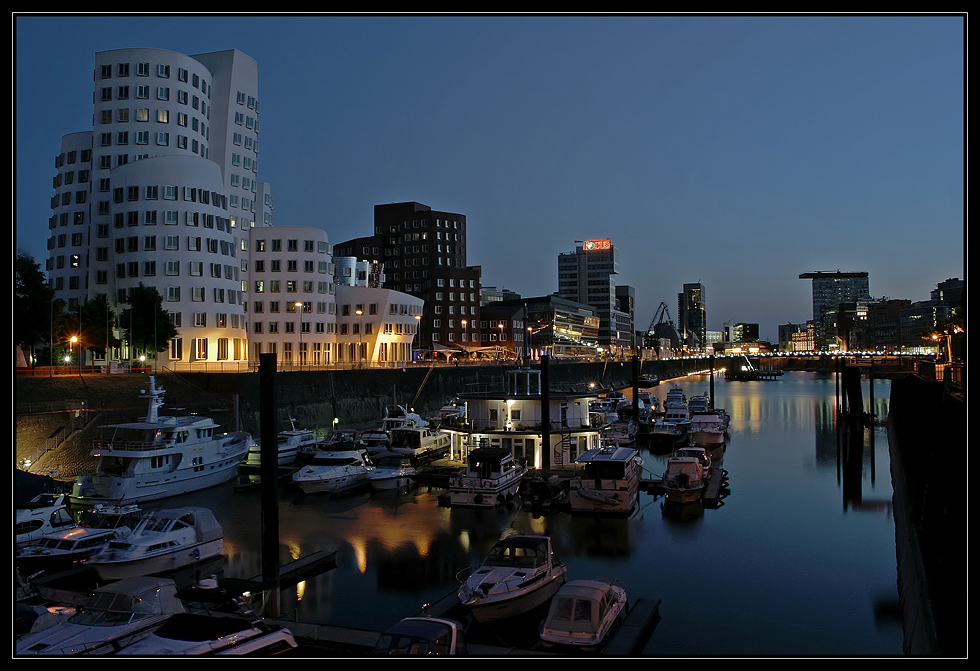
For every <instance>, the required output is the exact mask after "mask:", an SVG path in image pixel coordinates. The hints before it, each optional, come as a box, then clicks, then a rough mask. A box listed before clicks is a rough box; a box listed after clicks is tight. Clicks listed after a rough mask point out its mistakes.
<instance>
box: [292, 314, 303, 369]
mask: <svg viewBox="0 0 980 671" xmlns="http://www.w3.org/2000/svg"><path fill="white" fill-rule="evenodd" d="M293 306H294V307H295V308H296V309H297V310H299V351H298V352H297V353H296V356H297V357H298V358H299V366H300V368H302V367H303V359H304V358H305V357H303V302H302V301H296V302H295V303H293Z"/></svg>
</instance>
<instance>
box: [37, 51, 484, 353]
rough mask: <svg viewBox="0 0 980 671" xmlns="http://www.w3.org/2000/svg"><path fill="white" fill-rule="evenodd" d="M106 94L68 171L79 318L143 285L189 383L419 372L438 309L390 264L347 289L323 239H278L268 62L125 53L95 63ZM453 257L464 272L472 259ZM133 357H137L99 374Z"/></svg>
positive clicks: (303, 230)
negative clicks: (263, 359) (381, 369)
mask: <svg viewBox="0 0 980 671" xmlns="http://www.w3.org/2000/svg"><path fill="white" fill-rule="evenodd" d="M94 82H95V87H94V92H93V101H94V109H93V122H94V123H93V128H92V129H91V130H85V131H81V132H76V133H71V134H69V135H65V136H64V137H63V138H62V144H61V151H60V153H59V155H58V156H57V157H56V159H55V168H56V175H55V178H54V180H53V187H54V191H55V193H54V195H53V196H52V199H51V210H52V215H51V218H50V220H49V222H48V226H49V229H50V235H49V238H48V249H49V257H48V259H47V262H46V268H47V272H48V279H49V282H50V284H51V286H52V287H53V288H54V289H55V292H56V296H57V297H58V298H63V299H65V300H66V302H67V305H68V309H70V310H72V311H75V310H77V309H78V307H79V306H80V305H82V304H84V303H85V302H86V301H88V300H90V299H93V298H95V297H97V296H99V295H104V296H105V297H106V298H107V299H108V301H109V303H110V305H111V306H112V308H113V309H114V310H115V312H116V313H117V314H118V313H119V312H121V311H122V310H125V309H126V308H127V307H128V300H129V296H130V294H131V292H132V291H133V289H135V288H136V287H138V286H139V285H141V284H142V285H143V286H148V287H152V288H154V289H156V291H157V292H158V293H159V294H160V295H161V296H162V298H163V307H164V310H165V311H166V312H167V314H168V315H169V317H170V319H171V321H172V322H173V325H174V326H175V328H176V330H177V334H178V335H177V336H176V337H175V338H173V339H172V340H171V341H170V342H169V343H168V345H169V346H168V348H167V349H166V350H165V351H163V352H161V353H159V354H158V356H157V360H156V364H158V365H165V366H167V367H169V368H171V369H173V370H201V369H208V370H240V369H242V368H243V367H244V368H245V369H247V368H248V366H249V365H251V364H254V363H257V362H258V359H259V355H260V354H261V353H267V352H274V353H276V354H277V360H278V361H279V362H281V363H283V364H284V365H286V366H301V367H302V366H316V365H334V364H342V365H348V364H350V365H359V364H362V363H365V364H366V363H369V362H370V363H372V364H375V365H386V366H387V365H390V366H395V365H402V364H404V363H406V362H409V361H412V360H413V357H414V346H413V344H414V340H415V339H416V337H417V334H418V330H419V321H420V319H421V315H422V312H423V301H422V300H421V299H419V298H416V297H413V296H410V295H407V294H403V293H401V292H399V291H395V290H392V289H382V288H380V282H378V281H377V278H379V277H380V272H378V269H379V268H380V266H381V262H380V259H378V260H375V261H374V263H373V264H371V265H369V266H367V267H358V266H356V264H355V267H354V269H353V270H354V274H355V275H356V274H357V273H359V272H360V271H364V275H365V279H366V281H364V282H358V281H354V282H352V283H351V284H353V285H355V286H347V283H346V282H345V283H343V284H342V285H341V286H338V284H337V282H336V281H335V277H334V274H335V270H336V269H335V266H334V263H333V250H332V248H331V245H330V244H329V241H328V240H327V235H326V233H325V232H324V231H323V230H321V229H318V228H310V227H299V226H285V227H275V226H274V223H275V221H274V217H273V214H272V211H273V198H272V188H271V185H270V184H268V183H266V182H260V181H259V180H258V167H259V163H258V154H259V133H260V123H259V114H260V111H261V105H260V101H259V96H258V66H257V64H256V62H255V61H254V60H253V59H251V58H250V57H248V56H246V55H245V54H243V53H241V52H239V51H237V50H228V51H219V52H212V53H205V54H197V55H193V56H189V55H185V54H180V53H177V52H173V51H168V50H164V49H116V50H110V51H103V52H99V53H97V54H96V55H95V69H94ZM445 219H448V218H446V217H440V218H439V219H437V220H436V222H435V225H434V235H433V238H434V239H436V240H439V241H441V242H442V243H443V244H445V243H450V242H451V243H453V244H457V243H458V244H465V238H462V236H461V235H460V234H461V233H462V235H465V220H464V221H463V224H464V225H463V230H462V231H460V229H459V223H460V222H459V220H453V221H451V222H445ZM450 224H451V225H450ZM449 233H453V234H454V235H453V236H452V238H450V236H449ZM461 238H462V239H461ZM405 239H406V240H409V239H410V236H409V235H408V234H407V233H406V235H405ZM440 251H441V249H440ZM400 252H401V250H400V249H399V250H398V252H396V254H395V255H394V257H395V259H396V261H395V262H394V263H393V264H392V265H393V267H395V268H398V269H400V268H401V264H400V263H398V261H401V260H402V259H401V258H400V256H399V253H400ZM443 257H444V258H443V260H442V261H441V263H445V264H446V265H447V266H450V267H453V268H457V267H459V265H460V255H459V252H458V250H457V249H455V248H454V249H453V253H452V254H451V255H443ZM462 258H463V260H465V254H464V255H463V257H462ZM441 263H440V264H439V265H441ZM406 265H408V264H406ZM433 265H436V263H435V262H434V263H433ZM345 268H346V265H345ZM372 272H374V273H375V274H372ZM355 279H356V278H355ZM467 279H468V278H467ZM466 284H467V289H468V286H469V282H467V283H466ZM475 284H476V285H478V282H477V283H475ZM452 286H459V287H461V288H462V287H463V284H462V279H454V280H453V283H452ZM472 292H473V293H472V295H473V296H474V297H476V296H478V295H479V288H478V286H474V287H473V290H472ZM470 295H471V294H470V292H469V291H468V290H467V292H466V297H467V298H469V296H470ZM459 314H460V315H468V314H469V312H468V311H467V312H463V311H462V309H461V308H460V311H459ZM464 318H465V317H464ZM116 326H117V328H116V332H117V335H119V336H122V335H124V333H125V325H122V326H123V328H121V329H120V328H118V326H119V325H116ZM82 340H83V343H84V334H82ZM149 354H152V353H149ZM133 356H134V352H132V351H131V348H130V347H128V343H125V342H124V343H123V346H122V347H121V348H118V349H117V351H114V352H112V351H110V352H108V353H107V355H106V359H105V360H98V359H95V360H89V361H86V362H85V363H86V364H95V365H103V364H109V363H110V360H111V361H116V360H127V359H131V358H133Z"/></svg>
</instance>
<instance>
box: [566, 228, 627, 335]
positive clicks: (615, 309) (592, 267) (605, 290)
mask: <svg viewBox="0 0 980 671" xmlns="http://www.w3.org/2000/svg"><path fill="white" fill-rule="evenodd" d="M618 273H619V250H618V249H616V247H615V245H613V244H612V241H610V240H584V241H576V244H575V251H574V252H570V253H561V254H559V255H558V294H557V295H558V296H559V297H561V298H564V299H566V300H570V301H575V302H577V303H583V304H585V305H588V306H589V307H591V308H593V309H595V311H596V314H597V316H598V317H599V332H598V344H599V346H600V347H602V348H605V349H607V350H608V351H611V352H612V353H614V354H622V353H624V352H628V351H629V350H631V349H632V347H633V344H634V335H633V331H634V324H633V322H632V315H631V314H630V313H628V312H624V311H623V310H620V309H619V306H620V305H621V304H623V305H624V306H625V305H626V303H627V302H628V301H627V300H625V299H628V296H627V295H620V296H617V292H616V275H617V274H618Z"/></svg>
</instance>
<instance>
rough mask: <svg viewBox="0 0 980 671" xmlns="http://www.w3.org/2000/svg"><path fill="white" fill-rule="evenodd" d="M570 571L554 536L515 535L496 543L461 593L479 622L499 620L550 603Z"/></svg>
mask: <svg viewBox="0 0 980 671" xmlns="http://www.w3.org/2000/svg"><path fill="white" fill-rule="evenodd" d="M567 573H568V568H567V567H566V566H565V564H564V563H562V562H561V560H559V559H558V557H557V556H556V555H555V552H554V548H553V547H552V544H551V538H550V537H548V536H534V535H522V534H514V535H512V536H507V537H506V538H504V539H502V540H500V541H498V542H497V543H496V545H494V546H493V548H492V549H491V550H490V552H489V554H487V557H486V559H484V560H483V563H482V564H481V565H480V566H478V567H477V568H476V569H475V570H474V571H473V572H472V573H471V574H470V575H469V576H468V577H467V578H466V580H465V582H463V584H462V586H461V587H460V588H459V591H458V593H457V596H458V597H459V600H460V603H461V604H462V605H463V607H464V608H466V609H468V610H469V611H470V613H471V614H472V615H473V617H474V619H476V620H477V621H478V622H488V621H492V620H499V619H502V618H508V617H513V616H515V615H520V614H522V613H526V612H528V611H531V610H534V609H535V608H537V607H538V606H541V605H543V604H545V603H547V601H548V600H549V599H550V598H551V597H553V596H554V595H555V593H556V592H557V591H558V588H559V587H561V586H562V585H563V584H564V583H565V576H566V574H567Z"/></svg>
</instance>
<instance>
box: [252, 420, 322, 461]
mask: <svg viewBox="0 0 980 671" xmlns="http://www.w3.org/2000/svg"><path fill="white" fill-rule="evenodd" d="M289 424H290V427H291V428H289V429H286V430H285V431H280V432H279V434H278V435H277V436H276V459H277V462H276V465H277V466H280V467H281V466H289V465H290V464H293V463H294V462H295V461H296V459H297V458H298V457H300V456H301V455H303V454H307V453H312V452H315V451H316V450H317V447H318V445H319V439H318V438H317V437H316V434H315V433H314V432H313V430H312V429H297V428H296V420H295V419H293V418H292V417H290V418H289ZM242 465H243V466H250V467H252V468H257V467H259V466H261V465H262V446H261V445H259V444H258V443H255V442H254V441H253V444H252V445H251V446H250V447H249V450H248V456H247V457H246V458H245V462H244V463H243V464H242Z"/></svg>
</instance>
